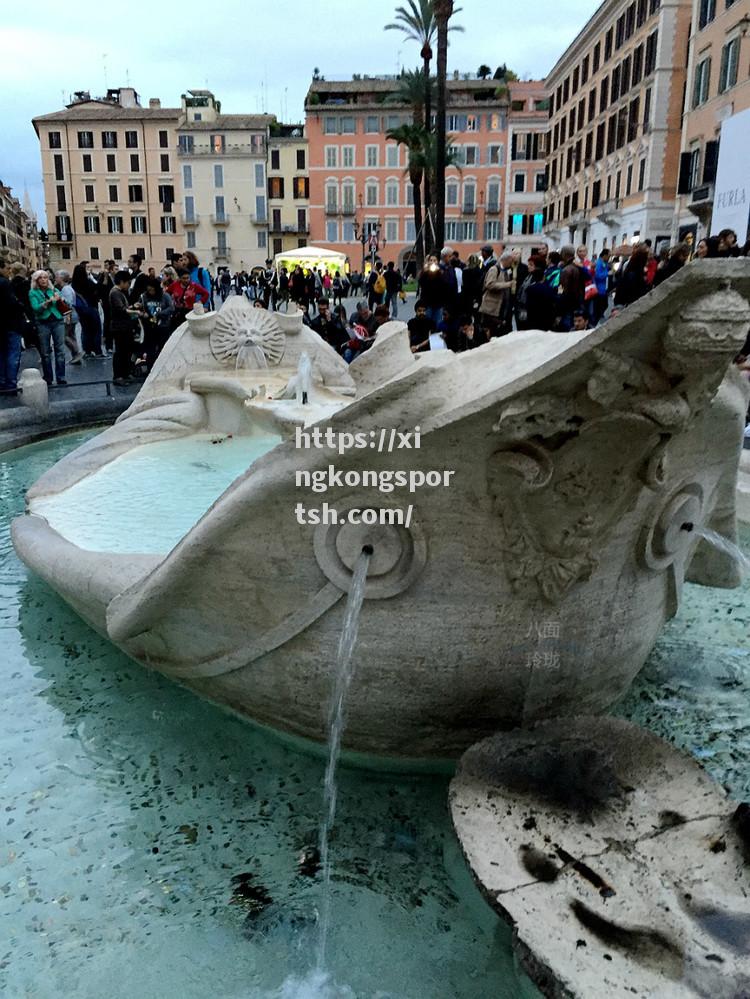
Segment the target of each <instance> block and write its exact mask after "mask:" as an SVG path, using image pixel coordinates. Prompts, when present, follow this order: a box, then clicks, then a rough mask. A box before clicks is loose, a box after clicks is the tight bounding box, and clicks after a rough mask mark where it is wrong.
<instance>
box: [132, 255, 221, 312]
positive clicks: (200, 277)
mask: <svg viewBox="0 0 750 999" xmlns="http://www.w3.org/2000/svg"><path fill="white" fill-rule="evenodd" d="M182 256H183V258H184V260H185V263H184V264H183V266H184V267H185V269H186V270H188V271H189V272H190V280H191V281H192V282H193V284H199V285H200V286H201V287H202V288H205V290H206V292H207V293H208V308H209V309H213V307H214V297H213V285H212V282H211V275H210V274H209V273H208V271H207V270H206V268H205V267H201V265H200V261H199V260H198V258H197V257H196V255H195V254H194V253H193V252H192V251H191V250H185V252H184V253H183V254H182ZM144 290H145V289H144ZM139 297H140V296H139Z"/></svg>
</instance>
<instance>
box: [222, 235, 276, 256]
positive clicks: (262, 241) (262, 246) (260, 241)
mask: <svg viewBox="0 0 750 999" xmlns="http://www.w3.org/2000/svg"><path fill="white" fill-rule="evenodd" d="M221 235H222V236H223V235H224V233H221ZM266 244H267V240H266V230H265V229H258V249H259V250H265V248H266ZM224 249H225V252H226V247H225V248H224Z"/></svg>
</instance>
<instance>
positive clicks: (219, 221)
mask: <svg viewBox="0 0 750 999" xmlns="http://www.w3.org/2000/svg"><path fill="white" fill-rule="evenodd" d="M211 223H212V224H213V225H229V216H228V215H227V214H226V212H222V213H221V214H220V215H212V216H211Z"/></svg>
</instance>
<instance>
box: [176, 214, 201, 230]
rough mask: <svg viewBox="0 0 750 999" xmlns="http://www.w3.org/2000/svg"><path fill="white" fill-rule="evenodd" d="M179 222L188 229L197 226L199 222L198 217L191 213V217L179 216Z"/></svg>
mask: <svg viewBox="0 0 750 999" xmlns="http://www.w3.org/2000/svg"><path fill="white" fill-rule="evenodd" d="M180 221H181V222H182V224H183V225H184V226H188V227H190V226H192V225H198V223H199V221H200V215H196V214H195V213H193V214H192V215H181V216H180Z"/></svg>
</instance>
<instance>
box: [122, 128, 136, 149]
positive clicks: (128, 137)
mask: <svg viewBox="0 0 750 999" xmlns="http://www.w3.org/2000/svg"><path fill="white" fill-rule="evenodd" d="M125 148H126V149H137V148H138V133H137V132H136V131H128V132H126V133H125Z"/></svg>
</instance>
